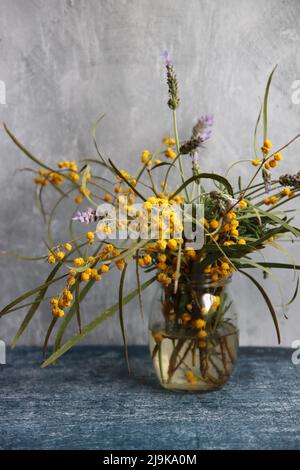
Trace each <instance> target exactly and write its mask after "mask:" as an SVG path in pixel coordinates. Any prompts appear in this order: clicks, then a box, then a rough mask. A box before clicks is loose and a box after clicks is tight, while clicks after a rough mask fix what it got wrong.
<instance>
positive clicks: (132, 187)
mask: <svg viewBox="0 0 300 470" xmlns="http://www.w3.org/2000/svg"><path fill="white" fill-rule="evenodd" d="M108 161H109V163H110V164H111V166H112V168H113V169H114V170H115V172H116V173H117V175H118V176H119V177H120V178H121V179H122V180H123V181H124V182H125V183H126V184H127V186H129V187H130V188H131V189H132V190H133V191H134V193H135V194H136V195H137V196H139V197H140V198H141V199H142V200H143V201H146V199H145V198H144V196H143V195H142V194H141V193H140V192H139V191H138V190H137V189H136V188H135V187H134V186H133V185H132V184H131V183H130V182H129V181H128V179H127V178H125V176H123V175H122V173H121V172H120V171H119V170H118V168H117V167H116V165H115V164H114V163H113V162H112V161H111V160H110V158H109V159H108Z"/></svg>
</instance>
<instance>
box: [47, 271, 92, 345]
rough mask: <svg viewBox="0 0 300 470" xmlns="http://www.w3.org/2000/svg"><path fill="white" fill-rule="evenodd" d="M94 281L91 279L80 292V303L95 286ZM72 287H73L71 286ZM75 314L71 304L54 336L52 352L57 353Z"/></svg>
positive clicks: (74, 308) (74, 306)
mask: <svg viewBox="0 0 300 470" xmlns="http://www.w3.org/2000/svg"><path fill="white" fill-rule="evenodd" d="M95 282H96V281H95V280H94V279H91V280H90V281H89V282H88V283H87V284H86V285H85V286H84V288H83V289H82V290H81V291H80V294H79V302H82V301H83V299H84V298H85V296H86V295H87V294H88V292H89V290H90V289H91V288H92V287H93V285H94V284H95ZM72 287H74V286H72ZM70 290H71V292H73V290H72V289H70ZM75 312H76V305H75V303H73V305H72V306H71V308H70V309H69V311H68V313H67V315H65V317H64V318H63V321H62V323H61V325H60V327H59V329H58V332H57V334H56V338H55V342H54V352H55V351H57V350H58V349H59V348H60V344H61V341H62V338H63V335H64V333H65V331H66V328H67V327H68V325H69V323H70V321H71V320H72V318H73V316H74V313H75Z"/></svg>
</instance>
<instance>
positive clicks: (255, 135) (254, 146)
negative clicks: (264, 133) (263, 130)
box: [253, 106, 262, 160]
mask: <svg viewBox="0 0 300 470" xmlns="http://www.w3.org/2000/svg"><path fill="white" fill-rule="evenodd" d="M261 113H262V106H260V108H259V113H258V117H257V120H256V124H255V129H254V136H253V149H254V155H255V158H256V159H258V160H259V156H258V153H257V131H258V126H259V123H260V119H261Z"/></svg>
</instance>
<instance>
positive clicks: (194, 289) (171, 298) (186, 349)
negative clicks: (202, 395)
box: [149, 276, 239, 392]
mask: <svg viewBox="0 0 300 470" xmlns="http://www.w3.org/2000/svg"><path fill="white" fill-rule="evenodd" d="M149 344H150V352H151V356H152V360H153V365H154V369H155V372H156V375H157V377H158V379H159V381H160V383H161V385H162V386H163V387H164V388H167V389H171V390H187V391H194V392H196V391H197V392H206V391H211V390H217V389H220V388H222V387H223V386H224V385H225V383H226V382H227V381H228V379H229V377H230V376H231V373H232V371H233V368H234V365H235V363H236V359H237V353H238V346H239V331H238V327H237V315H236V313H235V309H234V304H233V302H232V299H231V297H230V295H229V292H228V280H227V281H217V282H212V281H211V280H210V279H209V278H208V277H207V276H201V277H199V278H198V279H195V280H193V281H192V282H191V283H189V284H183V283H182V284H180V283H179V286H178V289H177V292H176V293H174V286H173V285H172V286H168V287H165V288H161V287H160V288H159V290H158V291H157V295H156V299H155V302H154V304H153V307H152V312H151V315H150V319H149Z"/></svg>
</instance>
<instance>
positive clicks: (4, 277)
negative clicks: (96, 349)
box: [0, 0, 300, 345]
mask: <svg viewBox="0 0 300 470" xmlns="http://www.w3.org/2000/svg"><path fill="white" fill-rule="evenodd" d="M299 26H300V2H299V0H226V1H225V0H189V1H184V0H51V1H46V0H26V1H25V0H1V1H0V80H3V81H4V82H5V83H6V87H7V98H6V101H7V105H6V106H4V105H0V118H1V119H2V120H4V121H6V122H7V124H8V125H9V126H10V128H11V129H13V131H14V132H15V133H16V135H17V136H18V137H19V138H20V140H21V141H23V142H24V143H25V144H26V145H27V146H28V147H29V148H30V149H31V150H32V151H33V152H34V153H35V154H36V155H37V156H39V157H40V158H43V159H44V160H45V161H46V162H48V163H51V164H53V165H54V164H55V162H56V161H58V160H59V159H61V158H66V159H78V158H82V157H84V156H90V155H93V154H94V151H93V147H92V143H91V140H92V139H91V127H92V123H93V122H94V121H95V120H96V118H97V117H98V116H99V115H100V114H101V113H103V112H105V113H106V118H105V121H104V122H103V126H102V128H101V129H102V131H101V133H100V135H101V142H102V147H103V149H104V150H105V152H106V153H108V154H109V155H111V156H112V157H113V158H114V159H115V161H116V162H117V163H118V164H119V166H121V167H123V168H124V167H127V168H128V169H129V171H132V172H134V170H135V168H136V162H137V159H138V155H139V153H140V151H141V150H142V149H143V148H145V147H146V148H150V149H151V148H156V146H157V143H158V142H159V140H160V138H161V137H162V135H163V134H165V133H166V132H170V131H171V124H170V115H169V112H168V109H167V107H166V105H165V101H166V86H165V84H164V68H163V66H162V59H161V57H160V53H161V51H162V50H163V49H165V48H168V49H170V50H171V51H172V52H173V55H174V60H175V64H176V68H177V72H178V77H179V79H180V93H181V98H182V104H181V107H180V112H179V128H180V133H181V136H182V137H186V136H188V134H189V132H190V128H191V125H192V123H193V121H194V119H195V118H196V117H197V116H199V115H201V114H202V113H206V112H213V113H214V114H215V116H216V125H215V127H214V131H213V138H212V139H211V141H210V143H209V145H208V146H207V147H208V149H207V151H206V153H205V154H204V155H203V163H202V166H204V167H205V168H207V169H209V170H215V171H217V172H222V171H224V169H225V168H226V167H227V165H228V164H230V163H232V162H233V161H234V160H235V159H236V158H238V157H248V156H249V155H251V148H252V147H251V146H252V135H253V128H254V124H255V120H256V116H257V111H258V106H259V100H258V96H259V95H260V96H262V94H263V90H264V86H265V83H266V80H267V76H268V74H269V73H270V71H271V69H272V68H273V66H274V65H275V64H276V63H278V64H279V67H278V70H277V72H276V75H275V77H274V85H273V88H272V91H271V106H270V124H271V128H272V132H271V138H272V139H273V141H274V144H275V145H276V146H277V145H278V146H279V145H281V144H283V143H285V142H286V141H287V140H288V139H290V138H291V137H292V136H293V135H295V134H296V133H297V132H299V116H300V105H295V104H293V103H292V101H291V93H292V90H291V85H292V83H293V81H294V80H296V79H300V56H299V40H300V28H299ZM299 150H300V143H298V144H296V145H295V146H294V147H293V148H291V149H288V150H287V151H286V152H284V155H285V161H284V163H283V164H282V166H281V170H282V171H297V170H298V169H299ZM0 156H1V166H0V187H1V198H0V245H1V248H2V249H10V250H14V251H17V252H20V253H23V254H31V255H38V254H40V253H43V244H42V242H41V239H42V237H43V235H44V227H43V224H42V223H41V218H40V216H39V214H38V212H37V210H36V208H35V207H34V197H33V193H32V186H33V184H32V181H31V176H30V175H27V174H25V173H16V174H14V172H15V170H16V169H18V168H22V167H23V166H32V165H31V164H30V162H29V161H27V160H26V159H25V157H24V156H23V155H22V154H21V153H20V152H19V151H18V150H17V149H16V148H15V147H14V146H13V145H12V143H11V142H10V141H9V139H8V138H7V136H6V135H5V134H4V132H3V131H1V132H0ZM250 171H251V168H249V166H247V165H246V166H244V167H243V176H244V177H247V173H249V172H250ZM278 171H280V170H278ZM233 175H234V172H233ZM297 201H298V200H297ZM295 205H296V204H295ZM291 208H292V204H291ZM69 214H71V206H70V212H69ZM65 217H66V212H61V213H60V214H59V217H58V220H57V221H56V222H55V230H56V236H57V240H61V239H63V237H64V236H66V230H65V223H64V221H65ZM67 217H68V215H67ZM286 245H287V244H286V243H285V245H284V246H286ZM292 252H293V255H294V257H295V258H296V259H297V261H298V263H299V261H300V259H299V245H298V244H295V245H294V246H293V248H292ZM265 255H266V256H269V257H271V256H272V257H275V258H276V259H280V258H281V257H282V256H281V255H278V254H277V253H276V252H274V250H269V251H268V252H266V253H265ZM0 268H1V271H0V272H1V283H0V292H1V297H0V302H1V305H4V304H6V303H7V302H8V301H9V300H11V299H12V298H13V297H15V296H16V295H18V294H21V293H22V292H23V291H24V290H27V289H29V288H31V287H32V286H35V285H36V283H39V281H40V279H41V276H45V275H46V272H47V266H45V265H43V264H28V263H25V262H22V261H16V260H14V259H12V258H7V257H1V258H0ZM278 276H279V277H281V278H282V280H283V281H284V284H283V291H284V296H285V299H286V300H288V298H289V296H290V295H291V283H290V281H291V279H292V275H291V274H287V273H280V272H278ZM263 282H264V285H265V286H266V288H268V289H269V291H270V293H271V295H272V298H273V299H274V302H275V304H276V305H277V306H278V316H279V319H280V323H281V327H282V334H283V344H285V345H290V344H291V342H292V341H293V340H294V339H297V338H300V317H299V306H300V298H299V299H298V300H297V302H296V303H295V304H294V305H293V306H292V307H291V308H290V309H289V311H288V316H289V320H288V321H287V320H284V319H283V315H282V311H281V309H280V298H279V296H278V292H277V290H278V289H277V287H276V285H274V284H273V283H272V281H271V280H266V281H263ZM130 283H131V281H130V280H128V282H127V288H130ZM115 285H116V283H115V279H114V280H112V279H108V278H107V279H106V280H105V281H104V282H103V283H101V284H99V285H98V286H97V287H96V288H95V289H94V291H93V293H92V295H91V298H90V300H89V303H88V304H87V305H86V307H85V309H84V319H85V321H86V320H88V319H90V318H92V316H93V315H94V314H95V313H97V312H100V311H101V309H102V308H103V307H104V306H108V305H109V304H110V302H111V301H112V300H113V299H116V288H115ZM233 290H234V292H235V293H236V298H237V308H238V310H239V312H240V326H241V341H242V343H243V344H256V345H275V344H276V338H275V334H274V330H273V325H272V322H271V320H270V317H269V313H268V312H267V309H266V307H265V305H264V303H263V301H262V299H261V298H260V297H259V294H258V293H257V292H256V291H255V288H253V287H252V286H250V285H249V284H248V283H247V281H246V280H245V279H240V278H239V277H238V276H237V277H236V279H235V281H234V283H233ZM151 296H152V292H148V294H147V295H146V297H145V303H146V310H148V311H150V309H151V303H150V302H151ZM126 313H127V315H126V316H127V323H128V326H129V328H128V336H129V342H132V343H141V342H145V341H146V332H147V328H146V324H145V323H143V322H142V321H141V320H140V319H139V314H138V312H137V307H136V304H132V305H131V306H129V307H128V308H127V309H126ZM23 315H24V314H23V313H20V312H16V313H13V314H11V315H10V316H8V317H7V318H5V319H1V324H0V328H1V329H0V337H1V338H2V339H5V340H6V341H9V340H10V339H11V337H12V335H13V333H14V332H15V330H16V327H17V325H19V323H20V321H21V319H22V316H23ZM49 318H50V311H49V308H48V306H46V305H44V306H43V308H41V309H40V310H39V313H38V315H37V317H36V320H35V321H34V323H33V324H32V327H31V328H30V330H29V331H28V333H26V334H25V335H24V337H23V340H22V341H23V342H26V343H30V344H40V343H41V341H42V338H43V332H44V331H45V326H46V325H47V324H48V322H49ZM89 341H90V342H96V343H98V342H102V343H110V342H113V343H118V342H120V341H121V337H120V333H119V327H118V321H117V318H115V319H112V320H111V321H109V322H107V323H106V324H105V325H103V326H102V327H101V328H99V329H98V330H97V331H96V332H95V333H94V334H93V335H91V336H90V337H89Z"/></svg>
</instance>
